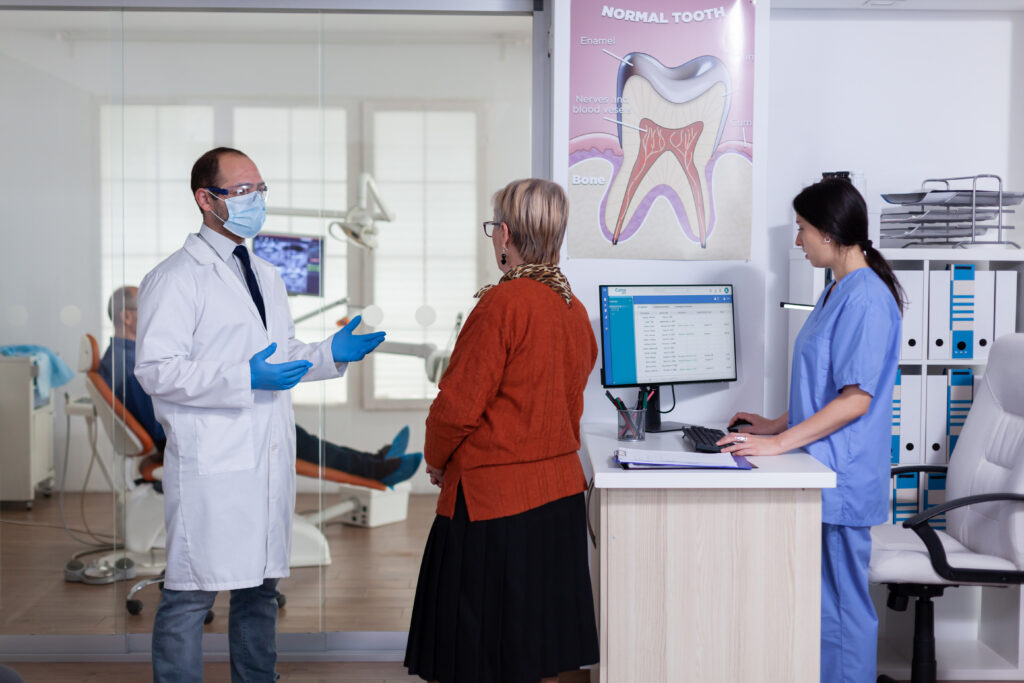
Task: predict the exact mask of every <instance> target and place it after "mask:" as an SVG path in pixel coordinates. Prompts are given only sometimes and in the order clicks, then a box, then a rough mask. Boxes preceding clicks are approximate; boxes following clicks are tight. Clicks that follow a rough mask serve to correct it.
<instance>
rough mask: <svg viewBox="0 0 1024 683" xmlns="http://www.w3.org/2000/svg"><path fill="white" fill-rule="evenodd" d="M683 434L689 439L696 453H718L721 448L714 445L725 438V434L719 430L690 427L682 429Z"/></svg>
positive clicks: (698, 426) (696, 426)
mask: <svg viewBox="0 0 1024 683" xmlns="http://www.w3.org/2000/svg"><path fill="white" fill-rule="evenodd" d="M683 434H686V436H688V437H690V441H692V442H693V448H694V450H695V451H697V452H698V453H720V452H721V450H722V447H721V446H716V445H715V442H716V441H718V440H719V439H721V438H722V437H723V436H725V432H723V431H722V430H721V429H711V428H710V427H701V426H700V425H690V426H688V427H683Z"/></svg>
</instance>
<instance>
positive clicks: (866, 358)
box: [720, 179, 903, 683]
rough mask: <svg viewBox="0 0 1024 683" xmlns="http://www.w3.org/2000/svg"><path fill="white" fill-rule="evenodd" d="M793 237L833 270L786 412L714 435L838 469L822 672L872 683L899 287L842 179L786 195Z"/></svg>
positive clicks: (797, 348)
mask: <svg viewBox="0 0 1024 683" xmlns="http://www.w3.org/2000/svg"><path fill="white" fill-rule="evenodd" d="M793 208H794V209H795V210H796V214H797V218H796V222H797V237H796V244H797V246H798V247H801V248H802V249H803V250H804V253H805V254H806V258H807V259H808V260H810V262H811V263H812V264H813V265H814V266H815V267H817V268H830V269H831V270H832V273H833V275H834V276H835V279H834V280H833V282H831V283H829V285H828V286H826V287H825V291H824V292H823V293H822V295H821V298H820V299H819V300H818V303H817V304H816V305H815V307H814V311H813V312H812V313H811V315H810V317H809V318H808V319H807V322H806V323H804V326H803V328H802V329H801V330H800V334H799V335H798V336H797V338H796V342H795V343H794V345H793V375H792V380H791V386H790V396H789V410H788V411H787V412H786V413H784V414H783V415H781V416H779V417H778V418H775V419H771V418H766V417H763V416H761V415H754V414H751V413H736V415H734V416H733V418H732V419H731V420H730V423H732V422H735V421H737V420H740V419H743V420H746V421H748V422H749V423H750V425H749V426H745V427H743V428H742V429H743V431H741V432H738V433H737V434H729V435H727V436H726V437H725V438H723V439H722V441H721V442H720V443H721V444H722V445H723V446H725V448H723V450H725V451H729V452H732V453H736V454H738V455H776V454H779V453H785V452H787V451H791V450H793V449H796V448H801V447H802V448H804V450H806V451H807V452H808V453H810V454H811V455H812V456H814V457H815V458H816V459H817V460H819V461H821V462H822V463H823V464H825V465H827V466H828V467H829V468H831V469H832V470H834V471H835V472H836V480H837V481H836V483H837V486H836V488H835V489H825V490H824V491H823V492H822V525H821V526H822V529H821V681H822V683H839V682H841V681H842V682H847V683H874V681H875V663H876V649H877V640H878V617H877V616H876V614H875V609H874V606H873V605H872V604H871V598H870V596H869V595H868V562H869V560H870V558H871V533H870V528H871V527H872V526H874V525H876V524H881V523H883V522H885V521H886V520H887V519H888V509H889V507H888V506H889V490H890V489H889V486H890V484H889V458H890V456H889V441H890V430H891V423H892V392H893V383H894V382H895V380H896V367H897V364H898V362H899V354H900V316H901V311H902V308H903V305H902V304H903V291H902V289H901V288H900V285H899V283H898V282H897V281H896V278H895V276H894V275H893V272H892V269H891V268H890V267H889V264H888V263H887V262H886V260H885V258H884V257H883V256H882V255H881V254H880V253H879V252H878V251H877V250H876V249H875V248H874V247H873V246H872V245H871V241H870V240H869V239H868V215H867V207H866V205H865V203H864V198H863V197H861V195H860V193H859V192H857V190H856V189H855V188H854V187H853V185H851V184H850V183H849V181H846V180H841V179H833V180H823V181H821V182H819V183H816V184H814V185H811V186H810V187H807V188H805V189H804V190H803V191H802V192H801V193H800V194H799V195H797V196H796V198H795V199H794V200H793Z"/></svg>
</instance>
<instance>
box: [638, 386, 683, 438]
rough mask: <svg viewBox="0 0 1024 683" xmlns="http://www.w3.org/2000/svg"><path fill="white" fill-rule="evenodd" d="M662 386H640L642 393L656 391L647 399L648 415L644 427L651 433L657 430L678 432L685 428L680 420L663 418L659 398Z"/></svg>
mask: <svg viewBox="0 0 1024 683" xmlns="http://www.w3.org/2000/svg"><path fill="white" fill-rule="evenodd" d="M659 389H660V386H657V385H655V386H644V387H640V392H641V394H642V395H647V394H649V393H651V391H652V390H653V391H654V394H653V395H652V396H651V398H650V399H649V400H648V401H647V416H646V418H645V420H644V429H645V430H647V431H648V432H651V433H657V432H678V431H679V430H681V429H682V428H683V425H682V424H681V423H679V422H668V421H664V420H662V419H661V400H660V399H659V394H660V391H659Z"/></svg>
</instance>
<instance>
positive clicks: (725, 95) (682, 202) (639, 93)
mask: <svg viewBox="0 0 1024 683" xmlns="http://www.w3.org/2000/svg"><path fill="white" fill-rule="evenodd" d="M616 91H617V95H618V98H619V100H618V101H619V102H628V103H629V105H630V106H629V107H623V108H622V111H620V113H619V114H618V115H617V120H618V137H619V144H620V146H621V148H622V154H623V162H622V168H621V169H620V170H619V172H618V173H617V174H616V176H615V178H614V180H613V181H612V184H611V187H610V188H609V190H608V195H607V198H606V202H605V216H604V224H605V226H606V229H607V230H608V232H609V234H608V237H610V238H611V241H612V244H617V243H618V242H619V240H620V239H627V238H628V237H629V236H631V235H633V234H635V233H636V231H637V230H639V228H640V226H641V224H642V223H643V220H644V218H646V214H647V212H648V211H649V210H650V206H651V204H650V202H646V203H645V202H644V201H643V199H644V198H645V197H646V196H647V195H649V194H651V193H652V192H654V191H655V190H656V189H658V188H663V187H667V188H668V195H669V201H670V203H671V204H672V205H673V207H674V208H675V211H676V215H677V218H678V219H679V222H680V224H681V226H682V228H683V232H684V233H685V234H686V235H687V236H688V237H689V238H690V239H692V240H693V241H695V242H699V243H700V246H701V247H702V248H706V247H707V240H708V237H709V235H710V234H711V233H712V231H713V229H714V211H713V207H714V203H713V201H712V197H711V194H710V184H709V181H708V165H709V162H710V160H711V157H712V155H713V154H714V153H715V150H716V149H717V148H718V144H719V142H720V140H721V137H722V129H723V128H724V126H725V122H726V118H727V116H728V114H729V74H728V72H727V70H726V68H725V65H724V64H722V62H721V61H719V60H718V59H717V58H715V57H712V56H708V55H706V56H702V57H697V58H695V59H692V60H690V61H688V62H686V63H685V64H682V65H681V66H677V67H672V68H670V67H666V66H665V65H664V64H662V63H661V62H659V61H658V60H657V59H655V58H654V57H652V56H650V55H648V54H644V53H642V52H633V53H630V54H628V55H626V57H625V58H624V60H623V63H622V65H621V66H620V68H619V75H618V86H617V89H616ZM673 195H674V198H675V199H677V201H675V202H673V201H672V198H673ZM680 208H681V213H680V210H679V209H680Z"/></svg>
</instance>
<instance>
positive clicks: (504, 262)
mask: <svg viewBox="0 0 1024 683" xmlns="http://www.w3.org/2000/svg"><path fill="white" fill-rule="evenodd" d="M506 263H508V257H507V256H505V252H501V265H505V264H506Z"/></svg>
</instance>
